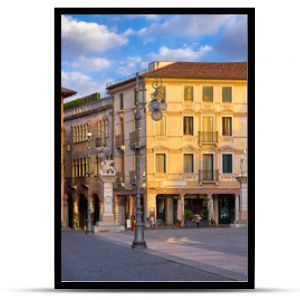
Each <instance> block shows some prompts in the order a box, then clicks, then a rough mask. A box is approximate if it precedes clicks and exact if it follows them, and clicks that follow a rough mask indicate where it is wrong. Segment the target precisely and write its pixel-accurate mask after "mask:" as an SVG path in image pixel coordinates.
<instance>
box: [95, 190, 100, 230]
mask: <svg viewBox="0 0 300 300" xmlns="http://www.w3.org/2000/svg"><path fill="white" fill-rule="evenodd" d="M93 198H94V199H93V200H94V201H93V202H94V215H93V225H96V223H97V222H98V221H99V209H100V207H99V206H100V203H99V198H98V196H97V195H96V194H94V196H93Z"/></svg>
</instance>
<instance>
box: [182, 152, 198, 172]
mask: <svg viewBox="0 0 300 300" xmlns="http://www.w3.org/2000/svg"><path fill="white" fill-rule="evenodd" d="M185 155H191V156H192V172H185V159H184V157H185ZM182 158H183V164H182V166H183V175H184V176H185V175H193V174H194V173H195V154H194V153H193V152H184V153H183V157H182Z"/></svg>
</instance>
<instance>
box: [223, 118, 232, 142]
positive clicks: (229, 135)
mask: <svg viewBox="0 0 300 300" xmlns="http://www.w3.org/2000/svg"><path fill="white" fill-rule="evenodd" d="M225 118H226V119H230V120H231V122H230V134H224V119H225ZM232 124H233V118H232V116H222V136H227V137H232V136H233V128H232Z"/></svg>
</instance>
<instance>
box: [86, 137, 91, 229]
mask: <svg viewBox="0 0 300 300" xmlns="http://www.w3.org/2000/svg"><path fill="white" fill-rule="evenodd" d="M87 137H88V199H87V229H86V231H85V233H88V234H91V233H93V229H92V221H91V199H90V194H91V171H90V170H91V168H90V161H91V153H90V149H91V147H90V140H91V137H92V133H91V132H90V131H89V132H88V134H87Z"/></svg>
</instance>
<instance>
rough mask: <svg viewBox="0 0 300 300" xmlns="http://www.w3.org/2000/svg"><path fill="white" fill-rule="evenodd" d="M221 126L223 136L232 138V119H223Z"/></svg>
mask: <svg viewBox="0 0 300 300" xmlns="http://www.w3.org/2000/svg"><path fill="white" fill-rule="evenodd" d="M222 125H223V135H226V136H232V118H231V117H223V118H222Z"/></svg>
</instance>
